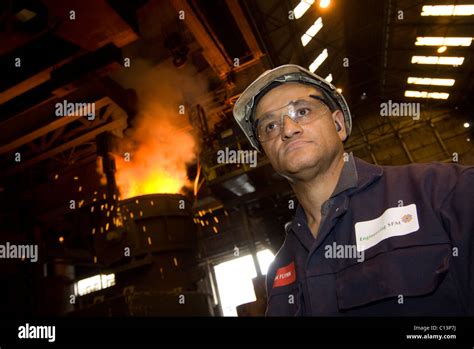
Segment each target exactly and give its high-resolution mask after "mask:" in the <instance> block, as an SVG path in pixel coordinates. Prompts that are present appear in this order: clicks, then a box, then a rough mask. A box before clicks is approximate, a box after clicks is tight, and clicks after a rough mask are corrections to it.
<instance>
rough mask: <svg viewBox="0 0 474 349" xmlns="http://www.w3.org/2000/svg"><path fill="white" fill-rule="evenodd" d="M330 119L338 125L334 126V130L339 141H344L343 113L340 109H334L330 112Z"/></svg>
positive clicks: (345, 135)
mask: <svg viewBox="0 0 474 349" xmlns="http://www.w3.org/2000/svg"><path fill="white" fill-rule="evenodd" d="M332 119H333V121H334V123H335V124H336V125H339V127H337V126H336V131H337V134H338V135H339V138H340V139H341V141H343V142H344V141H345V140H346V138H347V132H346V123H345V120H344V114H343V113H342V111H340V110H336V111H335V112H334V113H332Z"/></svg>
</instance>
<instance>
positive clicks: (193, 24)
mask: <svg viewBox="0 0 474 349" xmlns="http://www.w3.org/2000/svg"><path fill="white" fill-rule="evenodd" d="M171 5H172V6H173V7H174V8H175V10H176V17H178V15H179V11H184V15H185V18H186V20H185V21H183V22H184V23H186V25H187V27H188V28H189V30H190V31H191V32H192V33H193V35H194V37H195V38H196V41H197V42H198V43H199V45H200V46H201V47H202V49H203V53H202V54H203V56H204V58H206V60H207V62H208V63H209V65H210V66H211V67H212V69H214V71H215V72H216V73H217V74H218V75H219V76H220V77H221V78H225V76H226V75H227V74H228V73H229V72H230V71H231V64H230V58H229V57H227V55H226V54H225V51H223V49H222V48H219V47H218V45H217V44H216V42H214V40H213V38H212V37H211V36H210V35H209V34H208V31H207V30H208V28H205V27H204V26H203V24H202V23H201V22H200V21H199V19H198V15H197V14H196V13H195V11H194V10H193V9H192V8H191V6H189V4H188V2H187V1H186V0H171ZM206 29H207V30H206Z"/></svg>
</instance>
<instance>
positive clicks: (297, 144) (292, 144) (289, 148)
mask: <svg viewBox="0 0 474 349" xmlns="http://www.w3.org/2000/svg"><path fill="white" fill-rule="evenodd" d="M308 143H309V142H308V141H303V140H296V141H291V142H290V143H288V144H287V145H286V147H285V153H286V152H289V151H292V150H294V149H297V148H300V147H303V146H304V145H305V144H308Z"/></svg>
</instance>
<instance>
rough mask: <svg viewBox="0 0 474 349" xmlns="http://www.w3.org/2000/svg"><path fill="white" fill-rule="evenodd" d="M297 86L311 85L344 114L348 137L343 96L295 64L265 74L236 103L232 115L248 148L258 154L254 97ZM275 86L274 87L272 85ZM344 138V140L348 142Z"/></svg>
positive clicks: (349, 125) (349, 122)
mask: <svg viewBox="0 0 474 349" xmlns="http://www.w3.org/2000/svg"><path fill="white" fill-rule="evenodd" d="M274 82H278V83H285V82H300V83H303V84H308V85H314V86H316V87H317V88H319V90H321V92H323V94H324V95H325V97H327V98H328V99H329V102H330V103H331V104H333V106H334V107H335V108H337V109H340V110H341V111H342V113H343V114H344V121H345V126H346V133H347V137H349V135H350V133H351V130H352V118H351V112H350V110H349V106H348V105H347V102H346V100H345V99H344V96H343V95H342V94H341V93H340V92H338V91H337V90H336V87H334V85H332V84H331V83H329V82H327V81H326V80H324V79H323V78H322V77H320V76H318V75H316V74H314V73H311V72H310V71H309V70H307V69H305V68H303V67H300V66H299V65H295V64H285V65H281V66H279V67H276V68H274V69H271V70H267V71H266V72H264V73H263V74H262V75H260V76H259V77H258V78H257V79H256V80H255V81H254V82H252V83H251V84H250V85H249V86H248V87H247V88H246V89H245V91H244V92H243V93H242V94H241V95H240V97H239V99H238V100H237V102H235V105H234V109H233V114H234V118H235V120H236V121H237V123H238V124H239V126H240V128H241V129H242V131H244V134H245V135H246V136H247V138H248V140H249V141H250V144H251V145H252V146H253V147H254V148H255V149H257V150H259V151H260V149H261V147H260V143H259V141H258V139H257V138H256V135H255V134H254V130H253V120H252V117H253V113H254V111H255V106H256V97H257V96H258V97H261V96H259V95H260V94H261V93H263V94H265V93H267V92H268V91H269V90H270V89H271V86H270V85H272V83H274ZM275 86H276V85H275ZM347 137H346V139H347Z"/></svg>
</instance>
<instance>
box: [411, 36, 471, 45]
mask: <svg viewBox="0 0 474 349" xmlns="http://www.w3.org/2000/svg"><path fill="white" fill-rule="evenodd" d="M471 43H472V38H470V37H442V36H440V37H423V36H418V37H417V38H416V42H415V45H417V46H471Z"/></svg>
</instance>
